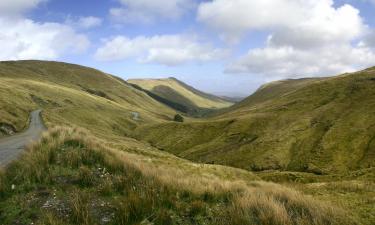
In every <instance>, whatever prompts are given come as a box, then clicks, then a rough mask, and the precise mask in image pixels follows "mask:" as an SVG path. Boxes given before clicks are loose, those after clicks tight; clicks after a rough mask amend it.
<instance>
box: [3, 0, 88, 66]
mask: <svg viewBox="0 0 375 225" xmlns="http://www.w3.org/2000/svg"><path fill="white" fill-rule="evenodd" d="M47 1H48V0H1V1H0V43H1V51H0V60H22V59H58V58H59V57H60V56H62V55H64V54H69V53H80V52H83V51H85V50H86V49H87V48H88V46H89V44H90V42H89V40H88V38H87V37H86V36H85V35H83V34H79V33H77V32H76V31H75V30H74V29H73V28H72V27H71V26H69V25H67V24H61V23H48V22H41V23H39V22H35V21H33V20H31V19H27V18H26V17H25V16H24V13H25V12H27V11H29V10H32V9H34V8H36V7H37V6H38V5H39V4H40V3H42V2H47ZM81 22H82V23H85V22H86V24H85V25H88V24H89V23H88V22H90V21H85V20H82V21H81ZM91 22H92V21H91ZM91 25H92V24H91Z"/></svg>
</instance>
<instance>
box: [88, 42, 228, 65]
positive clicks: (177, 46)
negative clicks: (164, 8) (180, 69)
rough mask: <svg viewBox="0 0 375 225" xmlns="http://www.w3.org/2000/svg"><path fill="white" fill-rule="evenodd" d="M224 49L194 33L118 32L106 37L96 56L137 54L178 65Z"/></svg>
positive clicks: (215, 55)
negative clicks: (150, 34) (136, 34)
mask: <svg viewBox="0 0 375 225" xmlns="http://www.w3.org/2000/svg"><path fill="white" fill-rule="evenodd" d="M225 53H226V52H225V51H224V50H221V49H215V48H213V47H212V46H211V45H209V44H204V43H201V42H200V41H199V40H197V39H196V38H195V37H190V36H184V35H161V36H153V37H144V36H139V37H136V38H133V39H130V38H128V37H125V36H117V37H114V38H112V39H110V40H105V41H104V46H102V47H100V48H99V49H98V50H97V52H96V54H95V57H96V58H97V59H98V60H103V61H115V60H125V59H129V58H133V57H134V58H136V59H137V61H138V62H140V63H158V64H163V65H168V66H175V65H180V64H184V63H187V62H203V61H210V60H215V59H219V58H221V57H223V56H224V55H225Z"/></svg>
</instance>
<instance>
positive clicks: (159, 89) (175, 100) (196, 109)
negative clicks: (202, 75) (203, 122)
mask: <svg viewBox="0 0 375 225" xmlns="http://www.w3.org/2000/svg"><path fill="white" fill-rule="evenodd" d="M127 82H128V83H130V84H133V85H134V86H135V87H138V88H139V89H141V90H144V91H145V92H146V93H148V94H149V95H150V96H151V97H154V98H155V99H157V100H159V101H160V102H162V103H164V104H166V105H168V106H170V107H172V108H174V109H176V110H179V111H181V112H183V113H187V114H189V115H193V116H196V115H202V114H205V113H207V112H209V111H212V110H215V109H221V108H226V107H229V106H231V105H233V102H232V101H230V100H228V99H226V98H222V97H218V96H215V95H212V94H207V93H204V92H202V91H199V90H197V89H195V88H193V87H191V86H189V85H187V84H185V83H184V82H182V81H180V80H177V79H176V78H167V79H131V80H128V81H127Z"/></svg>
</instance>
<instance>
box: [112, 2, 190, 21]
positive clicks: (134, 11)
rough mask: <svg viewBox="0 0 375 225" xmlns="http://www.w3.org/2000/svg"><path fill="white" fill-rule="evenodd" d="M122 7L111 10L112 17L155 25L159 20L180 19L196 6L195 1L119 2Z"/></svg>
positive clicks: (117, 19) (118, 19)
mask: <svg viewBox="0 0 375 225" xmlns="http://www.w3.org/2000/svg"><path fill="white" fill-rule="evenodd" d="M119 2H120V3H121V7H117V8H112V9H110V15H111V17H112V18H113V19H114V20H115V21H117V22H124V23H134V22H136V23H153V22H154V21H155V20H159V19H169V20H171V19H173V20H174V19H179V18H181V17H182V16H183V15H185V14H186V13H187V12H188V11H189V10H190V9H192V8H193V6H194V1H193V0H162V1H160V0H159V1H158V0H137V1H134V0H119Z"/></svg>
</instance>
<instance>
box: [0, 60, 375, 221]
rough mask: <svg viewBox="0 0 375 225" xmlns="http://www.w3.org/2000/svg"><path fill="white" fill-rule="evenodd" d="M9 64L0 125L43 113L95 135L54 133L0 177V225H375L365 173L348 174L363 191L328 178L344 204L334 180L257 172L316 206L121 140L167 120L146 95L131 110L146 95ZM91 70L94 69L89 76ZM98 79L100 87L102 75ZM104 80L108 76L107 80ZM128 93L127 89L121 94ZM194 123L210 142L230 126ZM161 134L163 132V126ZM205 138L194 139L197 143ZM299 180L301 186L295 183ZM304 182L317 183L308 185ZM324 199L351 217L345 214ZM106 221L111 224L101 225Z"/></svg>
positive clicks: (237, 174)
mask: <svg viewBox="0 0 375 225" xmlns="http://www.w3.org/2000/svg"><path fill="white" fill-rule="evenodd" d="M25 63H26V64H27V65H28V66H27V68H24V66H25ZM34 63H36V64H34ZM5 64H10V65H6V66H4V64H3V63H0V68H2V69H1V70H0V71H2V72H1V73H0V74H1V76H0V79H1V85H2V86H1V87H0V91H1V92H2V95H0V105H1V107H0V113H1V114H0V118H1V120H3V121H5V122H10V123H12V124H14V125H15V126H16V127H17V129H19V130H20V129H22V127H24V126H25V122H26V120H27V117H28V115H27V114H28V112H29V111H30V110H32V109H35V108H38V107H42V108H44V109H45V110H44V115H43V116H44V118H45V119H46V120H47V123H48V125H49V126H54V125H56V124H63V125H68V126H80V127H84V128H86V129H88V130H90V132H91V133H92V134H86V133H87V131H80V130H77V129H74V130H73V129H67V128H55V129H52V130H50V132H49V134H48V135H47V136H46V137H45V138H44V139H43V141H42V142H41V143H39V144H37V145H35V146H32V147H30V150H29V153H28V154H26V155H25V156H23V157H22V159H20V160H19V161H18V162H15V163H14V164H12V165H11V166H10V167H9V168H7V169H6V170H5V171H4V172H1V171H0V221H2V222H3V223H5V224H14V223H16V224H30V223H31V222H34V224H139V223H140V222H141V221H143V222H144V223H143V224H148V222H147V221H151V222H153V223H154V224H232V225H236V224H297V223H303V222H305V223H306V224H356V222H355V221H360V223H361V224H373V222H374V221H375V216H374V215H373V213H372V212H374V208H373V206H374V205H375V204H373V203H374V202H373V199H375V198H374V192H373V191H371V190H373V189H372V188H371V187H372V186H371V185H373V183H371V179H367V177H364V176H367V174H368V173H365V175H355V176H354V175H353V178H352V179H360V178H362V177H364V178H363V179H364V180H365V181H366V182H369V183H368V184H367V183H366V184H364V185H362V184H361V185H359V186H358V185H354V186H353V185H352V186H351V185H347V184H346V183H342V181H341V180H337V179H336V181H335V180H333V181H335V182H337V184H336V183H335V185H336V186H339V185H341V186H344V185H346V186H345V188H346V189H348V187H349V189H350V188H351V189H352V191H351V192H348V191H346V192H345V193H344V196H345V197H343V194H341V193H335V192H333V191H332V188H331V187H332V185H333V183H332V184H331V183H330V182H331V181H332V179H331V180H330V181H329V182H328V181H324V182H325V183H321V181H320V180H319V179H320V177H318V178H316V180H313V179H311V178H310V176H307V175H306V174H301V175H298V176H297V175H296V174H292V175H288V176H285V175H283V174H282V173H279V172H275V174H262V175H260V177H262V178H263V179H265V180H275V181H277V182H289V181H293V183H291V185H293V187H294V188H298V189H300V190H301V192H306V193H308V194H311V195H314V197H315V198H316V199H321V200H323V202H322V201H318V200H313V199H311V198H310V197H306V196H305V195H302V194H300V193H298V192H295V191H294V190H293V189H290V188H285V187H283V186H280V185H276V184H272V183H265V182H262V181H259V177H258V176H256V175H254V174H252V173H250V172H247V171H245V170H240V169H234V168H229V167H225V166H218V165H204V164H195V163H191V162H189V161H186V160H182V159H180V158H177V157H175V156H172V155H169V154H168V153H165V152H160V151H158V150H157V149H155V148H153V147H151V146H149V145H147V144H145V143H143V142H139V141H137V140H134V139H131V138H128V137H124V135H126V136H129V133H130V134H132V133H133V129H134V128H135V127H136V126H139V125H142V124H145V123H156V122H161V121H163V120H164V118H166V117H168V116H170V115H173V114H171V111H170V110H169V109H165V108H163V106H161V107H160V105H158V103H157V102H154V101H153V100H152V99H148V98H147V96H146V97H145V99H144V101H143V102H137V103H138V104H142V105H136V104H132V103H130V101H131V100H133V99H135V98H136V97H135V96H134V95H133V94H132V92H133V91H134V92H135V93H136V94H137V95H138V94H139V96H140V97H142V98H143V97H144V96H145V95H144V94H143V93H139V92H137V91H136V90H132V89H130V90H131V91H129V90H128V87H127V86H125V87H126V88H125V87H123V86H121V85H120V84H119V85H120V86H119V91H118V92H117V91H116V90H114V89H113V85H114V83H111V82H109V85H111V86H110V87H106V86H104V85H103V86H99V85H101V84H103V83H102V82H100V83H101V84H99V83H98V84H96V83H94V84H90V85H88V84H89V82H90V81H89V80H87V81H86V80H85V79H84V78H85V77H84V75H83V74H81V75H79V74H77V77H76V78H72V79H68V77H69V76H68V75H66V74H65V73H66V71H67V69H69V67H70V66H71V65H67V64H59V63H57V64H56V63H52V64H50V63H43V62H35V61H34V62H17V63H16V62H13V63H5ZM33 65H34V66H33ZM30 67H31V68H30ZM55 67H63V68H62V69H59V70H57V71H56V70H55V69H54V70H53V71H55V73H53V74H54V75H50V76H51V77H49V76H47V75H48V74H51V72H52V71H51V69H52V68H55ZM66 67H68V68H66ZM73 68H76V69H73ZM73 68H70V70H74V71H77V69H78V70H81V69H82V70H84V71H86V72H87V70H86V69H87V68H83V67H78V68H77V67H76V66H73ZM47 69H48V70H49V71H50V72H48V71H47V72H45V73H43V74H44V76H46V78H42V77H41V78H40V79H37V78H38V77H39V76H42V75H41V74H42V73H41V72H40V70H47ZM31 71H38V72H37V73H32V72H31ZM92 73H95V70H90V72H88V73H85V74H92ZM98 73H100V72H98ZM30 74H33V76H30ZM100 74H101V75H99V74H98V79H99V80H100V79H102V78H103V76H104V74H102V73H100ZM54 76H56V77H54ZM81 76H83V77H81ZM52 77H53V78H52ZM104 77H106V78H105V79H107V75H105V76H104ZM76 79H77V80H80V79H84V80H82V81H80V82H79V84H81V82H82V83H84V84H86V85H87V86H85V88H86V89H87V88H90V89H97V91H102V92H104V93H106V96H107V97H109V98H110V99H113V100H114V101H112V100H109V99H108V98H103V97H98V96H96V95H93V94H89V93H87V92H86V91H82V87H81V86H79V85H77V83H76V82H77V80H76ZM109 79H111V77H109ZM111 80H112V79H111ZM120 83H122V82H120ZM116 84H117V83H116ZM81 85H82V84H81ZM124 89H126V90H124ZM124 91H129V92H125V93H127V94H126V95H122V93H124ZM30 94H33V95H34V96H37V98H35V97H34V98H32V97H31V96H30ZM120 96H122V97H120ZM123 98H124V99H125V100H123ZM127 98H129V99H127ZM155 104H156V105H155ZM148 107H150V108H148ZM154 107H158V108H157V112H154V111H153V110H154V109H155V108H154ZM132 111H139V112H141V121H133V120H132V119H131V116H130V115H129V113H130V112H132ZM172 113H174V112H172ZM99 115H100V116H99ZM103 115H104V116H103ZM200 123H201V124H202V125H204V126H205V127H206V128H207V129H206V131H207V132H206V133H207V135H212V136H214V135H213V134H215V132H217V131H218V130H220V129H222V127H221V126H223V127H225V126H227V124H228V123H229V124H231V123H233V122H231V121H226V120H224V121H223V122H217V121H213V122H212V124H207V123H206V122H203V121H201V122H200ZM170 125H171V124H167V125H165V126H170ZM172 125H176V124H174V123H173V124H172ZM200 126H201V125H200V124H199V127H200ZM200 128H202V127H200ZM160 131H162V132H165V130H164V129H163V127H160ZM176 131H178V132H180V131H179V129H176ZM197 131H199V130H197ZM197 133H198V134H199V132H197ZM217 134H218V135H219V133H217ZM204 137H205V136H204V135H197V136H196V138H197V139H201V138H204ZM209 137H210V136H209ZM208 141H209V138H208ZM103 168H106V170H105V171H103ZM20 171H22V172H20ZM358 176H359V177H360V178H358ZM285 177H287V178H285ZM290 177H292V178H295V177H297V178H298V179H297V180H294V179H290ZM300 177H301V178H300ZM327 179H330V178H327ZM299 180H302V181H304V182H302V183H294V181H298V182H299ZM306 180H308V181H309V182H319V183H317V185H316V186H314V185H312V184H310V183H308V182H307V181H306ZM322 182H323V181H322ZM304 183H307V184H304ZM288 185H289V183H288ZM12 186H13V187H14V188H13V189H12ZM321 186H322V188H319V187H321ZM357 186H358V187H357ZM346 189H345V190H346ZM343 190H344V189H343ZM325 201H332V202H335V203H337V204H338V205H342V206H343V207H344V208H347V209H351V208H355V210H354V211H347V212H346V213H345V214H343V212H342V210H340V209H338V208H337V207H332V206H330V204H327V203H325ZM145 206H147V207H145ZM351 216H353V218H354V219H351V218H350V217H351ZM108 218H109V222H107V223H106V222H103V221H107V219H108ZM312 218H314V220H312ZM4 221H5V222H4Z"/></svg>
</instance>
